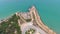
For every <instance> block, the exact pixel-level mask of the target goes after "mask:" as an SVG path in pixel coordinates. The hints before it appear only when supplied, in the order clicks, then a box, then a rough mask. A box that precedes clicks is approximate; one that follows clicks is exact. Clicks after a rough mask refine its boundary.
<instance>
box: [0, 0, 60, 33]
mask: <svg viewBox="0 0 60 34" xmlns="http://www.w3.org/2000/svg"><path fill="white" fill-rule="evenodd" d="M32 5H35V6H36V8H37V11H38V13H39V15H40V17H41V20H42V21H43V23H44V24H46V25H47V26H48V27H50V28H51V29H53V30H54V31H55V32H57V34H60V0H0V19H4V18H6V17H7V16H10V15H11V14H14V13H16V12H27V11H28V8H30V7H31V6H32Z"/></svg>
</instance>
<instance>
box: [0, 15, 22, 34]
mask: <svg viewBox="0 0 60 34" xmlns="http://www.w3.org/2000/svg"><path fill="white" fill-rule="evenodd" d="M18 19H19V17H18V16H16V14H14V15H13V16H12V18H9V19H8V21H7V22H5V21H3V22H2V23H1V24H0V34H14V31H15V30H17V34H21V30H20V26H19V25H18V21H17V20H18Z"/></svg>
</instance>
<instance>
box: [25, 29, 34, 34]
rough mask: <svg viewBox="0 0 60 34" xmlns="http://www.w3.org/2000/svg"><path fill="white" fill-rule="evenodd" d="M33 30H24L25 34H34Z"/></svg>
mask: <svg viewBox="0 0 60 34" xmlns="http://www.w3.org/2000/svg"><path fill="white" fill-rule="evenodd" d="M34 32H35V30H34V29H30V30H28V31H26V32H25V34H34Z"/></svg>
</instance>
